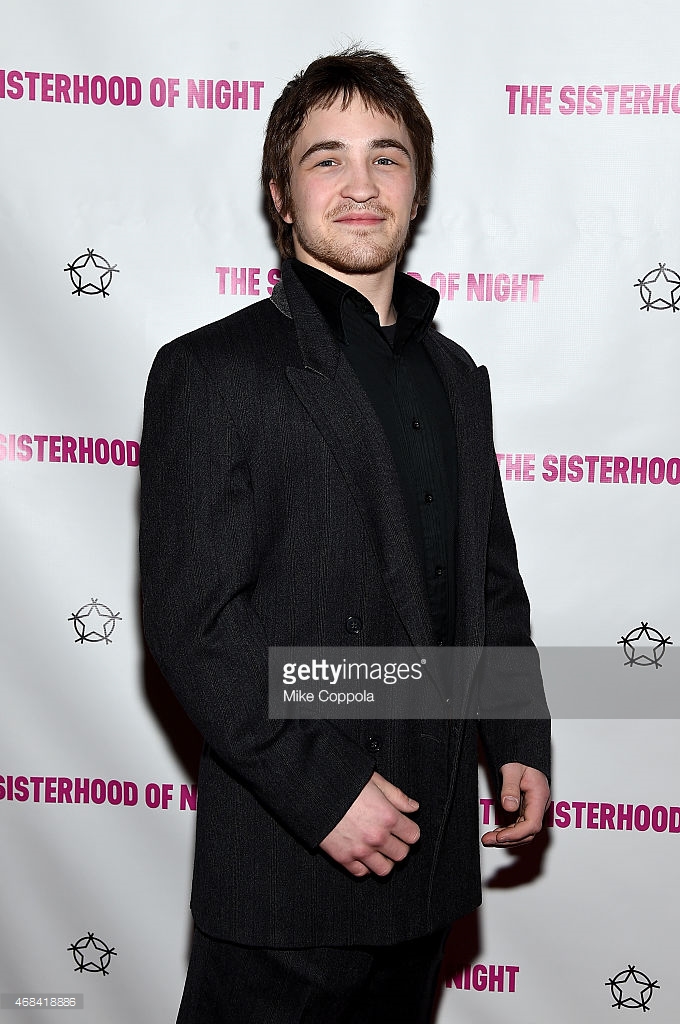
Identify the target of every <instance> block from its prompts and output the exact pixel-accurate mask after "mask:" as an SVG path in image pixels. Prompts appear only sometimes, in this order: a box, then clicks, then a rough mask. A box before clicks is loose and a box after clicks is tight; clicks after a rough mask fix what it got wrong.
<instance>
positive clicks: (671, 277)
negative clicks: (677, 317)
mask: <svg viewBox="0 0 680 1024" xmlns="http://www.w3.org/2000/svg"><path fill="white" fill-rule="evenodd" d="M635 287H636V288H639V289H640V298H641V299H642V305H641V306H640V309H646V310H647V312H649V310H650V309H672V310H673V312H674V313H677V312H678V309H680V274H678V272H677V270H671V269H670V267H667V266H666V264H665V263H660V264H659V266H658V267H655V268H654V269H653V270H650V271H649V273H647V274H645V276H644V277H641V278H640V280H639V281H637V282H636V283H635Z"/></svg>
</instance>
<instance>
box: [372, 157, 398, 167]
mask: <svg viewBox="0 0 680 1024" xmlns="http://www.w3.org/2000/svg"><path fill="white" fill-rule="evenodd" d="M376 163H377V164H380V165H381V166H382V167H389V165H390V164H394V163H396V160H390V158H389V157H388V156H379V157H378V159H377V160H376Z"/></svg>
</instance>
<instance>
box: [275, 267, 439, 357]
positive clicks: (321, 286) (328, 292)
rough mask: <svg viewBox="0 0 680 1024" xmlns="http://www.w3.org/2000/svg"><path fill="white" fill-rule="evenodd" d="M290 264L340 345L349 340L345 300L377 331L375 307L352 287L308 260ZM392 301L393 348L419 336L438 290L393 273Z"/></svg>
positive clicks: (436, 301) (434, 305)
mask: <svg viewBox="0 0 680 1024" xmlns="http://www.w3.org/2000/svg"><path fill="white" fill-rule="evenodd" d="M291 263H292V267H293V270H294V271H295V273H296V275H297V277H298V278H299V280H300V281H301V282H302V284H303V285H304V287H305V289H306V290H307V291H308V292H309V294H310V296H311V297H312V299H313V300H314V302H315V303H316V305H317V306H318V307H319V310H320V311H321V313H322V315H323V316H324V318H325V320H326V322H327V323H328V326H329V327H330V329H331V331H332V332H333V334H334V335H335V337H336V338H337V339H338V340H339V341H341V342H343V343H344V344H349V342H350V338H348V337H347V331H346V328H345V324H346V319H347V318H346V317H345V316H344V315H343V312H344V310H345V304H346V303H351V305H352V307H353V311H356V312H358V313H359V314H360V315H361V316H362V318H363V319H365V320H366V321H367V322H368V323H370V324H371V325H372V326H373V327H375V328H376V330H380V322H379V320H378V315H377V313H376V311H375V309H374V308H373V306H372V305H371V303H370V302H369V301H368V299H367V298H365V296H363V295H362V294H361V293H360V292H358V291H357V290H356V288H352V287H351V285H348V284H345V282H344V281H340V280H338V278H337V277H332V276H331V275H330V274H326V273H324V272H323V271H322V270H319V269H318V268H317V267H312V266H310V265H309V264H308V263H302V262H301V261H300V260H297V259H293V260H292V261H291ZM392 302H393V304H394V308H395V309H396V311H397V334H396V341H395V347H401V346H403V345H405V344H406V343H407V342H408V341H411V340H417V339H419V338H421V337H422V335H423V334H424V333H425V331H426V330H427V328H428V327H429V326H430V324H431V323H432V319H433V317H434V314H435V311H436V309H437V306H438V304H439V293H438V292H437V291H435V289H434V288H430V287H429V286H428V285H426V284H423V283H422V281H417V280H416V279H415V278H413V277H409V275H408V274H402V273H400V272H397V274H396V275H395V278H394V291H393V293H392Z"/></svg>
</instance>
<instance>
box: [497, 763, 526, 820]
mask: <svg viewBox="0 0 680 1024" xmlns="http://www.w3.org/2000/svg"><path fill="white" fill-rule="evenodd" d="M523 770H524V768H523V765H521V764H515V763H511V764H504V765H503V767H502V768H501V774H502V777H503V785H502V787H501V804H502V806H503V810H504V811H509V812H510V813H511V814H512V813H513V812H514V811H517V810H519V806H520V800H521V798H522V793H521V790H520V782H521V781H522V774H523Z"/></svg>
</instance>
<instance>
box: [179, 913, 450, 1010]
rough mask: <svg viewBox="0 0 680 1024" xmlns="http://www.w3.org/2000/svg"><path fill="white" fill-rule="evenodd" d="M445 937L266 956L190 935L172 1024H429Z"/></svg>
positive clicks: (284, 951) (286, 951) (260, 951)
mask: <svg viewBox="0 0 680 1024" xmlns="http://www.w3.org/2000/svg"><path fill="white" fill-rule="evenodd" d="M446 934H447V932H446V931H443V932H442V931H440V932H437V933H436V934H434V935H428V936H426V937H425V938H419V939H412V940H410V941H409V942H401V943H398V944H397V945H394V946H347V947H335V946H321V947H314V948H312V949H270V948H261V947H253V946H240V945H237V944H235V943H232V942H222V941H220V940H217V939H212V938H210V937H209V936H207V935H205V934H204V933H203V932H201V931H199V930H198V929H195V931H194V941H193V946H192V950H191V959H190V961H189V970H188V972H187V980H186V984H185V987H184V995H183V997H182V1004H181V1006H180V1009H179V1016H178V1018H177V1024H430V1021H431V1015H432V1007H433V1003H434V1000H435V996H436V994H437V980H438V975H439V968H440V965H441V960H442V955H443V950H444V943H445V940H446Z"/></svg>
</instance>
